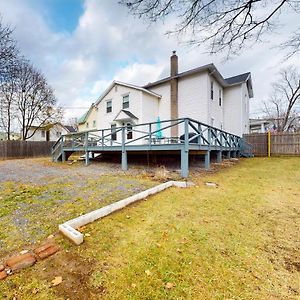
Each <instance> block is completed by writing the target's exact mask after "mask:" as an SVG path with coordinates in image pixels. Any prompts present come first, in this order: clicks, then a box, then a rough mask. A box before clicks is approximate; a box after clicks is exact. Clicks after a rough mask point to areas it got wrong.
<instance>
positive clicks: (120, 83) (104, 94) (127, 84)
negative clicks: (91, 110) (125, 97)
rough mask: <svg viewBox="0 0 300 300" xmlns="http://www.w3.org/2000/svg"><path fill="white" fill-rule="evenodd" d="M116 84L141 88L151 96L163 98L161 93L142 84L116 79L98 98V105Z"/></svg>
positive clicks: (136, 88)
mask: <svg viewBox="0 0 300 300" xmlns="http://www.w3.org/2000/svg"><path fill="white" fill-rule="evenodd" d="M115 85H121V86H125V87H128V88H131V89H135V90H139V91H141V92H144V93H147V94H149V95H151V96H154V97H156V98H161V95H159V94H157V93H155V92H152V91H149V90H147V89H145V88H143V87H140V86H137V85H133V84H129V83H125V82H121V81H116V80H114V81H113V82H112V83H111V84H110V85H109V87H108V88H107V89H106V90H105V91H104V92H103V93H102V95H101V96H100V97H99V98H98V100H97V101H96V103H95V105H98V104H99V103H100V102H101V100H102V99H103V98H104V97H105V96H106V95H107V94H108V93H109V92H110V90H111V89H112V88H113V87H114V86H115Z"/></svg>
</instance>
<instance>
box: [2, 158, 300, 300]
mask: <svg viewBox="0 0 300 300" xmlns="http://www.w3.org/2000/svg"><path fill="white" fill-rule="evenodd" d="M299 166H300V158H296V157H295V158H272V159H264V158H255V159H247V160H242V161H241V162H240V163H239V164H238V165H236V166H233V167H230V168H225V169H221V170H220V171H219V172H217V173H212V174H207V175H205V176H202V177H201V178H200V177H193V178H191V180H192V181H193V182H194V183H196V186H195V187H192V188H189V189H178V188H171V189H169V190H166V191H164V192H162V193H160V194H157V195H155V196H152V197H150V198H149V199H147V200H146V201H141V202H139V203H136V204H134V205H132V206H130V207H127V208H125V209H124V210H122V211H120V212H117V213H114V214H113V215H111V216H108V217H106V218H104V219H102V220H100V221H97V222H94V223H92V224H90V225H88V226H86V227H85V228H84V232H85V233H88V234H89V235H90V236H87V237H85V242H84V244H83V245H81V246H79V247H76V246H73V245H71V244H70V243H69V242H66V241H65V240H61V245H62V247H63V249H64V250H65V251H62V252H61V253H59V254H57V255H56V256H53V257H52V258H51V259H50V260H49V261H47V260H46V261H43V262H42V263H41V264H37V265H36V266H35V267H33V268H31V269H28V270H25V271H23V272H21V273H19V274H16V275H14V276H13V277H11V279H10V281H11V282H13V284H14V289H12V288H11V287H10V286H9V281H4V282H1V283H0V289H1V291H3V295H5V296H7V297H11V296H12V295H13V291H15V292H16V294H17V296H19V297H20V299H66V298H70V299H83V298H82V297H83V295H85V297H86V299H299V295H300V286H299V282H300V277H299V271H300V253H299V249H300V241H299V236H300V221H299V216H300V200H299V199H300V185H299V181H300V168H299ZM207 181H212V182H215V183H217V184H218V188H214V187H208V186H206V185H205V182H207ZM65 261H68V264H65V265H64V264H62V263H61V262H65ZM74 261H77V262H78V264H77V267H74V266H73V265H71V262H74ZM45 267H46V268H47V270H46V271H43V268H45ZM70 268H71V269H72V270H70ZM74 272H76V274H77V275H76V277H75V276H73V273H74ZM53 276H62V277H63V279H64V281H63V283H62V284H61V285H60V286H58V287H57V288H51V287H49V281H50V280H52V279H53ZM37 278H40V280H37ZM11 284H12V283H10V285H11ZM167 284H168V285H167ZM79 286H80V291H79V290H76V289H77V288H78V287H79ZM167 286H171V288H169V289H168V288H167ZM33 290H34V291H36V290H37V291H38V293H37V294H33V293H32V291H33ZM74 290H76V291H74ZM83 291H84V294H82V292H83Z"/></svg>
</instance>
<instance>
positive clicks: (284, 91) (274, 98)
mask: <svg viewBox="0 0 300 300" xmlns="http://www.w3.org/2000/svg"><path fill="white" fill-rule="evenodd" d="M272 87H273V93H272V95H271V97H270V99H269V100H268V101H267V102H265V103H264V111H265V113H266V114H267V116H268V118H269V119H271V120H273V122H274V123H275V125H276V127H277V130H278V131H290V129H291V128H292V127H293V126H295V121H296V120H298V119H299V113H298V112H297V111H296V110H295V107H296V105H297V103H299V102H300V74H299V73H298V72H297V70H296V69H295V68H294V67H292V66H291V67H288V68H286V69H283V70H281V71H280V73H279V78H278V80H277V82H275V83H273V84H272Z"/></svg>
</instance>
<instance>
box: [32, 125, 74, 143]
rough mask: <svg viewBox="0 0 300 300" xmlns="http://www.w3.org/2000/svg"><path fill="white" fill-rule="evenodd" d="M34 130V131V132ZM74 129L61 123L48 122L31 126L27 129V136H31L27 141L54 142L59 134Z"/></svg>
mask: <svg viewBox="0 0 300 300" xmlns="http://www.w3.org/2000/svg"><path fill="white" fill-rule="evenodd" d="M34 131H35V132H34ZM75 131H76V129H75V128H74V127H72V126H68V125H63V124H61V123H55V124H49V125H47V126H43V127H36V126H31V127H30V129H29V133H28V136H31V135H32V134H33V133H34V134H33V136H32V137H30V138H29V139H28V141H35V142H37V141H38V142H40V141H47V142H55V141H57V140H58V139H59V138H60V136H61V135H63V134H68V133H72V132H75Z"/></svg>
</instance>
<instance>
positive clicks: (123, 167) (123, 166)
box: [122, 126, 128, 171]
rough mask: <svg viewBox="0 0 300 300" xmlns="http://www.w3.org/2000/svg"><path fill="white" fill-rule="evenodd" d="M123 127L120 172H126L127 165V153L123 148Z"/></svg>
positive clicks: (123, 132) (123, 130) (123, 129)
mask: <svg viewBox="0 0 300 300" xmlns="http://www.w3.org/2000/svg"><path fill="white" fill-rule="evenodd" d="M125 142H126V140H125V127H124V126H123V127H122V170H123V171H126V170H127V169H128V165H127V152H126V148H125Z"/></svg>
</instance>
